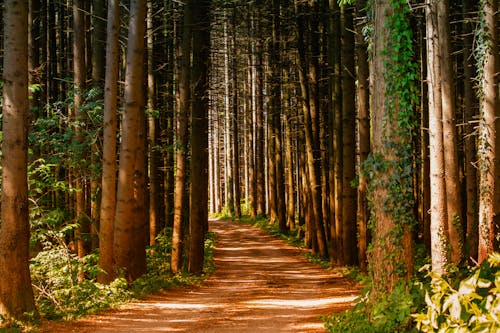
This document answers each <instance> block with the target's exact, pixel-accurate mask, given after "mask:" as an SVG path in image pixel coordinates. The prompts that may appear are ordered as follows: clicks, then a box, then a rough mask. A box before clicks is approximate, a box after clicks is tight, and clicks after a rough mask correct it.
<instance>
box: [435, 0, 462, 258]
mask: <svg viewBox="0 0 500 333" xmlns="http://www.w3.org/2000/svg"><path fill="white" fill-rule="evenodd" d="M448 7H449V3H448V0H440V1H438V2H437V10H438V13H437V22H438V31H437V33H438V36H437V41H438V43H439V47H438V52H436V53H434V55H433V56H435V57H438V58H439V60H436V61H439V70H440V85H441V105H442V113H443V116H442V117H443V144H444V161H445V186H446V209H447V217H448V221H447V223H448V239H449V242H450V260H451V262H452V263H454V264H455V265H458V264H459V263H460V261H461V260H462V243H463V241H462V239H463V237H462V202H461V201H462V200H461V185H460V180H459V174H458V172H459V170H458V145H457V142H458V140H457V129H456V120H455V117H456V108H455V100H454V98H455V92H454V85H453V73H452V64H451V51H450V48H451V46H450V27H449V9H448Z"/></svg>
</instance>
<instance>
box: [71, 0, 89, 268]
mask: <svg viewBox="0 0 500 333" xmlns="http://www.w3.org/2000/svg"><path fill="white" fill-rule="evenodd" d="M85 45H86V44H85V17H84V9H83V3H82V2H81V1H80V0H74V1H73V72H74V97H73V98H74V108H73V110H72V114H71V120H72V121H73V122H74V124H75V125H74V126H75V128H74V130H75V134H74V140H75V141H76V143H78V144H80V143H82V141H83V137H82V133H81V131H82V129H81V126H80V125H76V124H77V123H83V122H84V121H85V120H84V118H85V117H84V113H83V112H82V111H81V108H82V106H83V94H84V91H85V82H86V77H87V73H86V72H87V69H86V61H85ZM84 155H85V152H83V151H79V152H77V160H79V161H83V160H84V158H85V157H84ZM78 167H79V165H78V166H75V168H74V170H72V171H73V172H72V174H73V177H74V188H75V189H76V194H75V218H76V222H77V223H78V224H79V226H78V229H76V231H75V239H76V241H77V249H78V257H79V258H83V257H84V256H86V255H87V254H88V253H89V252H90V244H89V242H88V240H89V236H90V223H89V222H90V221H89V220H88V217H87V214H86V209H85V182H86V180H87V178H86V175H85V174H84V173H83V171H82V169H80V168H78Z"/></svg>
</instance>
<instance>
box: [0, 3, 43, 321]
mask: <svg viewBox="0 0 500 333" xmlns="http://www.w3.org/2000/svg"><path fill="white" fill-rule="evenodd" d="M4 6H5V7H4V10H5V12H4V24H5V26H4V47H5V49H4V54H3V78H2V81H3V84H4V86H3V103H2V104H3V108H2V131H3V141H2V203H1V209H2V212H1V216H2V221H1V222H0V315H1V316H3V317H6V318H7V319H12V320H23V319H28V318H29V316H30V315H32V314H33V313H35V314H36V308H35V301H34V298H33V289H32V287H31V278H30V271H29V258H30V255H29V240H30V223H29V215H28V214H29V210H28V180H27V177H28V170H27V169H28V126H29V123H28V114H29V110H28V2H27V1H15V0H6V1H5V2H4Z"/></svg>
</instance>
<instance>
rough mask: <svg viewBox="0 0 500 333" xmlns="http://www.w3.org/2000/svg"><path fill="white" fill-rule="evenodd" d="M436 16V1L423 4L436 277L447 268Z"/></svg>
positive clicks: (432, 241)
mask: <svg viewBox="0 0 500 333" xmlns="http://www.w3.org/2000/svg"><path fill="white" fill-rule="evenodd" d="M437 12H438V11H437V1H436V0H427V7H426V36H427V38H426V40H427V82H428V95H429V98H428V102H429V155H430V179H431V181H430V184H431V225H430V229H431V249H432V250H431V261H432V270H433V271H435V272H436V273H438V274H444V273H445V270H446V265H447V264H448V259H447V258H448V250H447V249H448V244H449V240H448V225H447V221H448V212H447V205H446V184H445V161H444V142H443V112H442V101H441V85H440V82H441V74H440V73H441V72H440V66H441V64H440V63H439V56H440V53H439V52H440V49H439V39H438V30H437V29H438V20H437Z"/></svg>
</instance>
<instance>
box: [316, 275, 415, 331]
mask: <svg viewBox="0 0 500 333" xmlns="http://www.w3.org/2000/svg"><path fill="white" fill-rule="evenodd" d="M421 298H422V292H421V288H419V286H418V284H411V285H409V284H407V283H404V282H402V283H400V284H399V285H397V286H396V288H394V290H393V292H392V293H391V294H388V295H381V296H380V297H378V298H377V301H376V302H375V303H372V302H371V301H370V287H366V288H365V289H364V290H363V293H362V296H361V297H360V298H359V299H358V300H357V302H356V305H355V306H354V308H352V309H351V310H348V311H346V312H345V313H341V314H331V315H329V316H327V317H323V318H322V319H323V321H324V322H325V327H326V329H327V330H328V332H343V333H361V332H366V333H385V332H387V333H389V332H414V331H415V330H414V329H412V327H411V326H412V323H411V321H412V318H411V313H412V312H414V311H416V309H417V308H418V306H419V304H420V303H421V302H420V299H421Z"/></svg>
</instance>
